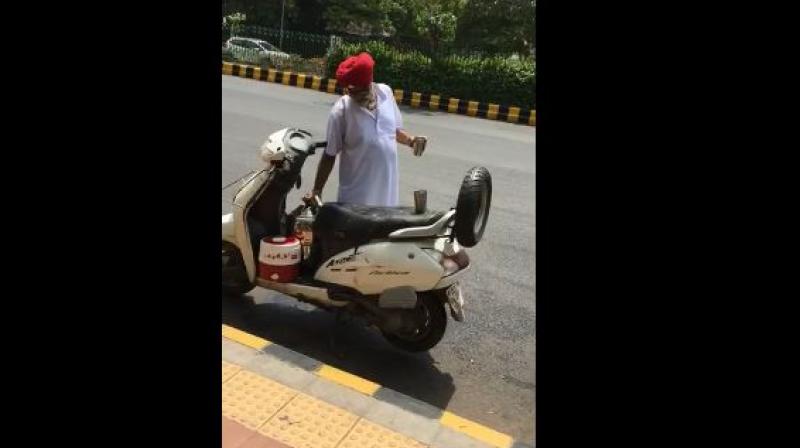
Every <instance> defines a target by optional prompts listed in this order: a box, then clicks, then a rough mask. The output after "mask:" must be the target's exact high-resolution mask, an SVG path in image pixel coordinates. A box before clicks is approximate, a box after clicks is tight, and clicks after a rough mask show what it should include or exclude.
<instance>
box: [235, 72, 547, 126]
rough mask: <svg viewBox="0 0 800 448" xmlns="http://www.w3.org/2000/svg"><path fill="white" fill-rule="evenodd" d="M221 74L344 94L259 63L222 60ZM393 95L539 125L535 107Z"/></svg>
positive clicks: (328, 82) (330, 82)
mask: <svg viewBox="0 0 800 448" xmlns="http://www.w3.org/2000/svg"><path fill="white" fill-rule="evenodd" d="M222 74H223V75H231V76H238V77H241V78H249V79H255V80H257V81H266V82H274V83H278V84H284V85H287V86H294V87H302V88H304V89H311V90H317V91H320V92H327V93H337V94H340V95H341V94H342V89H341V87H338V86H337V85H336V80H335V79H332V78H323V77H319V76H316V75H310V74H306V73H296V72H291V71H280V70H275V69H271V68H270V69H267V70H262V69H261V68H260V67H254V66H251V65H244V64H234V63H231V62H223V63H222ZM394 98H395V100H396V101H397V103H398V104H404V105H406V106H411V107H414V108H420V109H430V110H437V111H441V112H449V113H451V114H458V115H466V116H469V117H477V118H486V119H488V120H498V121H506V122H509V123H515V124H522V125H526V126H536V110H535V109H525V108H520V107H515V106H506V105H502V104H494V103H483V102H480V101H468V100H462V99H459V98H451V97H448V98H442V97H441V96H440V95H433V94H430V93H419V92H411V91H407V90H406V91H404V90H399V89H395V90H394Z"/></svg>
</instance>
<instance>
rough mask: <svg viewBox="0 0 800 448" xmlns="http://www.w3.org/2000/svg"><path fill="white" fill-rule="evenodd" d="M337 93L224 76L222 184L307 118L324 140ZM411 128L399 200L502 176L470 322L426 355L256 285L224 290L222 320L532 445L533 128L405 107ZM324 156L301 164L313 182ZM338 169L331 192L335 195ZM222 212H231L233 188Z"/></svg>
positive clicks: (466, 286)
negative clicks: (415, 150)
mask: <svg viewBox="0 0 800 448" xmlns="http://www.w3.org/2000/svg"><path fill="white" fill-rule="evenodd" d="M336 98H337V97H336V96H335V95H330V94H326V93H321V92H316V91H312V90H307V89H300V88H296V87H290V86H284V85H280V84H273V83H265V82H259V81H253V80H249V79H243V78H237V77H231V76H222V180H223V185H226V184H227V183H228V182H231V181H233V180H235V179H236V178H238V177H239V176H241V175H242V174H244V173H246V172H247V171H249V170H251V169H254V168H258V167H260V161H259V159H258V148H259V147H260V145H261V143H262V142H263V141H264V140H265V139H266V137H267V136H268V135H269V134H270V133H271V132H273V131H275V130H279V129H281V128H284V127H290V126H292V127H300V128H302V129H306V130H308V131H310V132H312V133H313V134H314V135H315V136H319V138H321V139H322V138H324V132H325V125H326V120H327V116H328V111H329V110H330V107H331V105H332V104H333V102H334V101H335V100H336ZM401 111H402V113H403V117H404V121H405V127H406V128H407V129H408V130H409V131H410V132H412V133H414V134H417V135H426V136H428V138H429V142H428V148H427V150H426V152H425V155H424V156H423V157H421V158H416V157H413V155H412V154H411V153H410V150H402V151H401V155H400V157H399V165H400V198H401V203H404V204H405V205H412V204H413V197H412V192H413V191H414V190H417V189H426V190H427V191H428V206H429V208H433V209H444V210H446V209H449V208H450V207H452V206H455V201H456V197H457V194H458V188H459V186H460V184H461V179H462V178H463V176H464V174H465V173H466V172H467V170H468V169H470V168H471V167H473V166H476V165H482V166H485V167H487V168H488V169H489V171H490V172H491V174H492V182H493V197H492V209H491V213H490V216H489V223H488V227H487V230H486V233H485V234H484V237H483V241H482V242H481V243H480V244H479V245H478V246H476V247H474V248H472V249H471V250H469V251H468V252H469V254H470V258H471V259H472V260H473V263H474V264H473V269H472V271H471V273H470V274H469V275H468V276H467V277H466V279H465V280H464V281H463V282H462V287H463V290H464V293H465V300H466V317H467V319H466V322H464V323H458V322H455V321H452V320H451V321H450V322H449V325H448V329H447V333H446V334H445V337H444V339H443V340H442V342H441V343H440V344H439V345H438V346H436V347H435V348H434V349H433V350H431V351H430V352H429V353H426V354H415V355H411V354H406V353H403V352H400V351H398V350H395V349H393V348H392V347H391V346H389V345H388V344H387V343H386V342H384V340H383V339H382V337H381V336H380V335H379V334H378V333H377V332H375V331H373V330H370V329H367V328H364V327H363V326H361V325H359V324H358V323H357V322H346V323H345V324H343V326H342V327H341V328H340V329H339V331H338V334H339V335H340V336H339V339H338V340H337V341H338V342H337V344H336V346H335V348H332V346H331V344H330V339H331V334H332V331H333V329H334V328H335V327H334V316H333V314H331V313H328V312H325V311H321V310H317V309H315V308H314V307H312V306H310V305H307V304H301V303H299V302H296V301H294V300H293V299H291V298H288V297H285V296H282V295H280V294H277V293H273V292H269V291H265V290H262V289H260V288H257V289H256V290H255V291H254V292H253V293H251V297H252V299H253V302H252V303H250V302H248V301H246V300H245V301H239V300H230V299H224V300H223V304H222V316H223V322H224V323H227V324H229V325H233V326H236V327H238V328H241V329H243V330H245V331H249V332H251V333H253V334H257V335H260V336H263V337H265V338H268V339H270V340H273V341H275V342H276V343H279V344H282V345H285V346H287V347H290V348H292V349H293V350H296V351H298V352H301V353H304V354H306V355H308V356H311V357H314V358H316V359H319V360H320V361H323V362H325V363H328V364H331V365H333V366H336V367H339V368H341V369H344V370H346V371H349V372H352V373H354V374H357V375H360V376H362V377H365V378H367V379H370V380H373V381H375V382H377V383H379V384H382V385H384V386H387V387H389V388H392V389H395V390H397V391H400V392H402V393H405V394H407V395H410V396H412V397H415V398H418V399H420V400H423V401H426V402H428V403H430V404H433V405H435V406H438V407H441V408H445V409H447V410H449V411H451V412H454V413H456V414H458V415H460V416H462V417H465V418H468V419H471V420H475V421H477V422H480V423H482V424H485V425H488V426H490V427H492V428H495V429H497V430H499V431H503V432H506V433H508V434H510V435H511V436H513V437H515V438H517V439H518V440H521V441H522V442H524V443H528V444H532V443H533V439H534V436H535V425H534V413H535V411H534V409H535V396H536V381H535V353H536V349H535V340H536V339H535V335H534V331H535V317H536V307H535V303H536V302H535V293H536V287H535V285H536V282H535V277H534V272H535V271H534V269H535V264H536V259H535V254H536V251H535V231H536V230H535V220H536V213H535V193H536V192H535V184H534V177H535V171H536V170H535V143H536V136H535V132H536V131H535V128H534V127H529V126H522V125H514V124H509V123H503V122H497V121H491V120H484V119H477V118H470V117H464V116H459V115H455V114H447V113H442V112H432V111H427V110H419V109H413V108H408V107H404V106H401ZM317 159H318V156H317V157H315V158H312V159H309V162H308V163H306V165H305V166H304V168H303V176H302V181H303V185H302V188H301V189H300V190H296V189H295V190H293V191H292V193H291V194H290V195H289V198H288V200H287V209H290V208H293V207H294V206H296V205H298V204H299V203H300V197H301V196H302V193H303V192H304V191H306V190H307V189H310V187H311V184H312V183H313V178H314V172H315V170H316V165H317ZM337 171H338V167H337V168H335V169H334V172H333V173H332V175H331V178H330V179H329V181H328V187H327V188H326V191H325V192H324V195H323V200H335V194H336V185H337V184H338V177H337ZM232 189H233V188H231V189H229V190H226V191H225V192H223V202H222V212H223V213H228V212H229V211H230V204H229V202H227V200H229V199H230V196H231V195H230V190H232Z"/></svg>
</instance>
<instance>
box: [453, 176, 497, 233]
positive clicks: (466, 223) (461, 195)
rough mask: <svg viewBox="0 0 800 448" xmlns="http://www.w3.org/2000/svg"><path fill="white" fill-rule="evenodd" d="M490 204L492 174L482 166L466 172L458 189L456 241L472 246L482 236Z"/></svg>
mask: <svg viewBox="0 0 800 448" xmlns="http://www.w3.org/2000/svg"><path fill="white" fill-rule="evenodd" d="M491 206H492V176H491V175H490V174H489V170H487V169H486V168H484V167H475V168H472V169H471V170H469V171H468V172H467V175H466V176H465V177H464V180H463V182H461V189H460V190H459V191H458V204H456V219H455V226H454V229H453V230H454V231H455V234H456V239H457V240H458V243H459V244H461V245H462V246H464V247H472V246H474V245H476V244H478V242H479V241H480V240H481V238H483V231H484V230H486V223H487V221H488V220H489V209H490V208H491Z"/></svg>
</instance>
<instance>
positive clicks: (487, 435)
mask: <svg viewBox="0 0 800 448" xmlns="http://www.w3.org/2000/svg"><path fill="white" fill-rule="evenodd" d="M439 423H441V424H442V425H444V426H447V427H449V428H452V429H455V430H456V431H459V432H462V433H464V434H466V435H468V436H470V437H472V438H473V439H478V440H480V441H482V442H485V443H487V444H489V445H491V446H494V447H498V448H510V447H511V445H512V444H513V443H514V439H512V438H511V437H510V436H508V435H506V434H503V433H501V432H497V431H495V430H494V429H492V428H489V427H486V426H483V425H481V424H480V423H476V422H473V421H472V420H467V419H465V418H463V417H459V416H457V415H455V414H452V413H450V412H448V411H444V413H443V414H442V417H441V418H440V419H439Z"/></svg>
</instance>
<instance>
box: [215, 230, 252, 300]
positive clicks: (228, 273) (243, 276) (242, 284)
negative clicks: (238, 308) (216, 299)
mask: <svg viewBox="0 0 800 448" xmlns="http://www.w3.org/2000/svg"><path fill="white" fill-rule="evenodd" d="M253 288H255V285H253V284H252V283H250V280H249V279H248V277H247V268H245V266H244V260H243V259H242V253H241V252H239V248H237V247H236V246H235V245H233V244H231V243H229V242H227V241H223V242H222V294H224V295H226V296H230V297H238V296H241V295H243V294H247V293H248V292H250V291H251V290H252V289H253Z"/></svg>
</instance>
